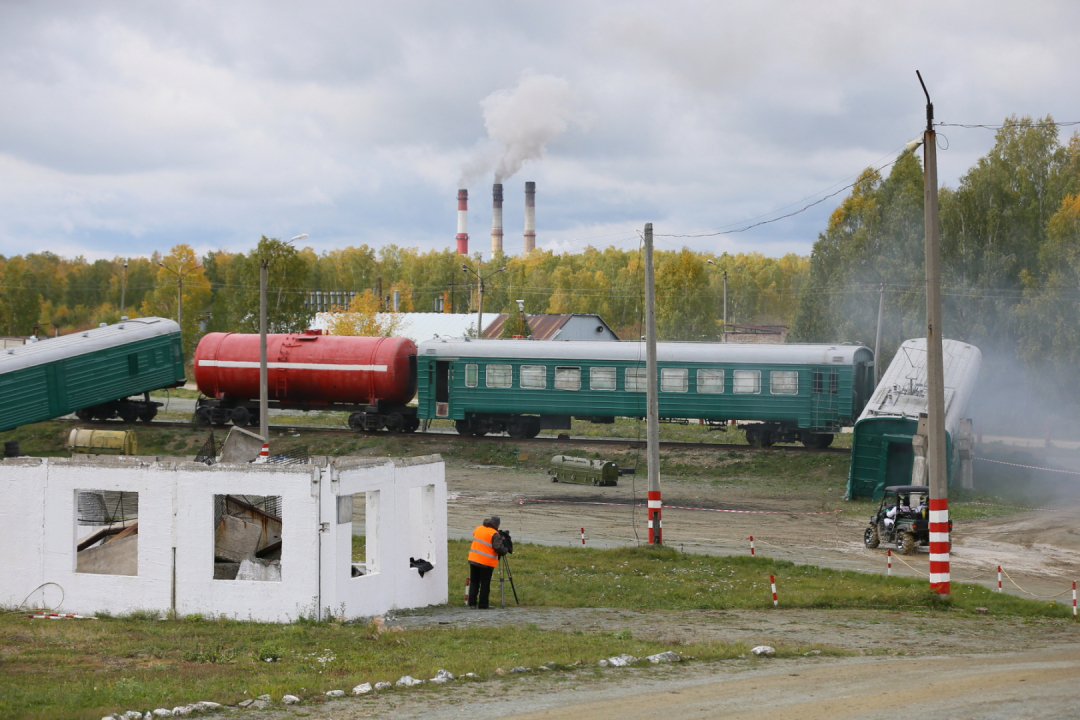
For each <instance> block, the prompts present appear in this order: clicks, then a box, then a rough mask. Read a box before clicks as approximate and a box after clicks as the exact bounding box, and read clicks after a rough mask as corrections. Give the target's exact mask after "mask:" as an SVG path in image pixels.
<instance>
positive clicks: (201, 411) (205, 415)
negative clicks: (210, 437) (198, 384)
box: [195, 407, 213, 427]
mask: <svg viewBox="0 0 1080 720" xmlns="http://www.w3.org/2000/svg"><path fill="white" fill-rule="evenodd" d="M212 414H213V413H212V411H211V410H210V408H208V407H201V408H198V409H197V410H195V424H197V425H202V426H204V427H205V426H207V425H209V424H210V416H211V415H212Z"/></svg>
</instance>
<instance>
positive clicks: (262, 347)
mask: <svg viewBox="0 0 1080 720" xmlns="http://www.w3.org/2000/svg"><path fill="white" fill-rule="evenodd" d="M306 237H307V233H300V234H299V235H297V236H296V237H293V238H290V239H289V240H288V242H286V243H285V244H286V245H289V244H291V243H294V242H296V241H297V240H303V239H304V238H306ZM269 263H270V260H269V258H267V257H266V256H263V257H261V258H259V434H260V435H262V439H263V442H264V443H269V442H270V429H269V420H268V414H267V404H268V403H269V401H270V392H269V390H268V389H267V381H266V267H267V265H269Z"/></svg>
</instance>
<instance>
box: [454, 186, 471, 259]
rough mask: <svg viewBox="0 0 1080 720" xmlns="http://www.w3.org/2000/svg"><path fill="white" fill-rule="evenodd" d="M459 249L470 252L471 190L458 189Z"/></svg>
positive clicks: (459, 250)
mask: <svg viewBox="0 0 1080 720" xmlns="http://www.w3.org/2000/svg"><path fill="white" fill-rule="evenodd" d="M457 251H458V253H459V254H461V255H468V254H469V191H468V190H464V189H462V190H458V191H457Z"/></svg>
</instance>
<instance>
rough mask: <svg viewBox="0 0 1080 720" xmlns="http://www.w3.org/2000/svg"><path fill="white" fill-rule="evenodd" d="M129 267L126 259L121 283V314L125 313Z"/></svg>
mask: <svg viewBox="0 0 1080 720" xmlns="http://www.w3.org/2000/svg"><path fill="white" fill-rule="evenodd" d="M127 267H128V261H127V260H125V261H124V279H123V282H122V283H121V285H120V315H121V316H122V315H123V314H124V307H125V306H124V300H125V299H126V296H127Z"/></svg>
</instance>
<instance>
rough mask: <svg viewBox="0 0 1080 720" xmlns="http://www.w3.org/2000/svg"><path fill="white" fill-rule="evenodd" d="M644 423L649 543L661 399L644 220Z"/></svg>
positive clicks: (659, 530)
mask: <svg viewBox="0 0 1080 720" xmlns="http://www.w3.org/2000/svg"><path fill="white" fill-rule="evenodd" d="M645 375H646V378H645V426H646V446H647V450H646V457H647V459H648V466H649V544H650V545H663V544H664V531H663V524H662V523H661V521H660V514H661V510H662V509H663V502H662V501H661V499H660V402H659V396H658V389H657V387H656V383H657V377H656V287H655V284H654V282H653V231H652V223H645Z"/></svg>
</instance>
